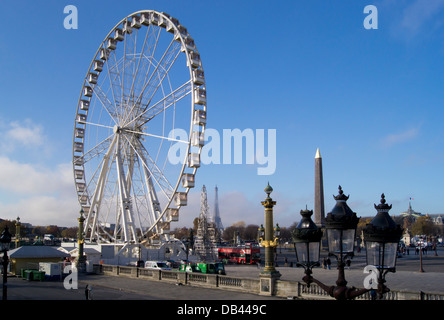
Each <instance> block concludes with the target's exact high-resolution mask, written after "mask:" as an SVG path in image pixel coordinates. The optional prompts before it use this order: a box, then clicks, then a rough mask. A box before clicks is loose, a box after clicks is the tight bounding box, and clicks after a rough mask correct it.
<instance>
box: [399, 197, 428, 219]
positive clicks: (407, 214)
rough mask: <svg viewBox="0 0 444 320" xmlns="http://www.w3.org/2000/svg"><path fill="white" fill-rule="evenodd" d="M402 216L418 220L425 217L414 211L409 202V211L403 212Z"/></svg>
mask: <svg viewBox="0 0 444 320" xmlns="http://www.w3.org/2000/svg"><path fill="white" fill-rule="evenodd" d="M400 216H401V217H413V218H415V219H416V218H419V217H421V216H423V214H422V213H420V212H416V211H415V210H413V209H412V203H411V202H410V201H409V208H408V209H407V211H405V212H401V213H400Z"/></svg>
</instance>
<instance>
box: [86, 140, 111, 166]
mask: <svg viewBox="0 0 444 320" xmlns="http://www.w3.org/2000/svg"><path fill="white" fill-rule="evenodd" d="M113 136H114V135H110V136H109V137H107V138H106V139H104V140H103V141H101V142H99V143H98V144H96V145H95V146H94V147H92V148H90V149H89V150H88V151H87V152H86V153H84V154H83V156H82V157H80V158H79V161H80V160H81V161H82V162H83V163H87V162H88V161H89V160H90V159H92V158H94V157H96V156H98V155H100V154H102V153H103V151H104V150H106V149H108V148H109V146H110V143H111V140H112V139H113Z"/></svg>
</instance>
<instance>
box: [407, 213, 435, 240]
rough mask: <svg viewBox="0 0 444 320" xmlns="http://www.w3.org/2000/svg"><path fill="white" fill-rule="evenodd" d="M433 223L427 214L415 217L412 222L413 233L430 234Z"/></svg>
mask: <svg viewBox="0 0 444 320" xmlns="http://www.w3.org/2000/svg"><path fill="white" fill-rule="evenodd" d="M433 229H434V224H433V221H432V219H430V217H429V216H422V217H419V218H418V219H416V221H415V223H413V224H412V229H411V231H412V234H413V235H431V234H432V233H433Z"/></svg>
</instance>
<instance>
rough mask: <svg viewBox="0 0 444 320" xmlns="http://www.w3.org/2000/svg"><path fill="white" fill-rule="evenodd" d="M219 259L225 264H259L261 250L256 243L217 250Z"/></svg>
mask: <svg viewBox="0 0 444 320" xmlns="http://www.w3.org/2000/svg"><path fill="white" fill-rule="evenodd" d="M218 255H219V259H220V260H222V261H226V262H227V263H240V264H257V263H260V262H261V249H260V247H259V245H258V244H257V243H245V245H243V246H238V247H221V248H218Z"/></svg>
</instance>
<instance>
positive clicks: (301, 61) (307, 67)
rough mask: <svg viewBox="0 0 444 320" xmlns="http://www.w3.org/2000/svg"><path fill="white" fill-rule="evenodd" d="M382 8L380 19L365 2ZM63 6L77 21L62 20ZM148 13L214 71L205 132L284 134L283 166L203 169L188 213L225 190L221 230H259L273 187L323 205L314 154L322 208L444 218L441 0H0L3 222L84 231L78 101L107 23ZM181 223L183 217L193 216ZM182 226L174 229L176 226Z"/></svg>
mask: <svg viewBox="0 0 444 320" xmlns="http://www.w3.org/2000/svg"><path fill="white" fill-rule="evenodd" d="M370 4H371V5H375V6H376V8H377V9H378V29H377V30H367V29H365V28H364V26H363V21H364V19H365V18H366V16H367V14H365V13H364V12H363V10H364V7H365V6H367V5H370ZM66 5H75V6H76V7H77V9H78V19H79V20H78V29H77V30H67V29H65V28H64V27H63V21H64V18H65V17H66V15H65V14H64V13H63V9H64V7H65V6H66ZM143 9H153V10H158V11H164V12H167V13H169V14H170V15H171V16H173V17H176V18H177V19H179V21H180V22H181V23H182V24H183V25H184V26H186V27H187V29H188V31H189V32H190V34H191V35H192V36H193V38H194V40H195V42H196V45H197V47H198V50H199V52H200V55H201V59H202V63H203V66H204V69H205V77H206V87H207V94H208V104H207V108H208V127H209V128H213V129H216V130H218V131H219V132H221V135H222V130H223V129H235V128H239V129H241V130H243V129H247V128H249V129H252V130H256V129H265V130H267V129H276V134H277V139H276V150H277V153H276V170H275V172H274V173H273V174H272V175H267V176H264V175H258V174H257V168H258V165H257V164H255V165H247V164H245V163H243V164H237V165H234V164H231V165H228V164H219V165H214V164H212V165H205V166H202V167H201V168H200V169H199V170H198V173H197V186H196V188H195V189H194V191H192V192H191V193H190V199H189V206H188V207H187V208H185V209H184V210H183V212H184V213H183V215H182V216H181V222H179V223H178V224H177V226H180V225H181V224H185V225H188V226H189V225H191V221H192V219H193V218H194V217H195V216H197V215H198V214H199V205H200V202H199V197H200V190H201V188H202V185H203V184H204V185H206V187H207V190H208V193H209V198H210V199H209V200H210V203H211V202H212V199H213V193H214V191H213V190H214V187H215V185H217V186H218V188H219V201H220V212H221V215H222V221H223V222H224V224H225V225H231V224H232V223H233V222H236V221H245V223H246V224H250V223H255V224H260V223H261V222H262V221H263V208H262V207H261V205H260V201H261V200H263V199H264V197H265V193H264V192H263V189H264V187H265V186H266V185H267V182H270V184H271V185H272V187H273V188H274V190H275V191H274V192H273V194H272V197H273V198H274V200H276V201H277V206H276V207H275V212H276V215H275V221H276V222H279V223H280V225H282V226H289V225H290V224H291V223H293V222H294V221H298V220H299V219H300V215H299V211H300V210H301V209H303V208H305V206H306V205H307V206H308V208H313V205H314V156H315V153H316V149H317V148H320V151H321V155H322V157H323V169H324V193H325V200H326V201H325V203H326V208H325V210H326V213H327V212H329V210H330V209H331V208H332V207H333V206H334V200H333V197H332V195H333V194H337V188H338V185H341V186H342V187H343V190H344V192H345V193H346V194H350V199H349V201H348V203H349V205H350V207H351V208H352V209H353V210H354V211H356V212H357V214H358V216H373V215H374V214H375V213H376V212H375V210H374V208H373V204H374V203H378V202H379V199H380V195H381V193H382V192H384V193H385V195H386V199H387V201H388V202H389V203H392V204H393V209H392V210H391V214H392V215H396V214H399V213H401V212H403V211H405V210H406V209H407V208H408V203H409V198H413V199H414V200H413V201H412V205H413V208H414V209H415V210H416V211H419V212H422V213H431V214H433V213H444V207H443V204H442V201H441V199H442V196H443V191H442V181H443V180H444V174H443V167H444V148H443V145H444V142H443V138H442V137H443V136H444V132H443V131H444V129H443V126H442V122H443V120H444V118H443V115H444V111H443V106H444V95H443V77H444V76H443V75H444V72H443V71H444V62H443V61H444V59H443V58H444V41H443V40H444V1H443V0H433V1H431V0H409V1H403V0H398V1H394V0H391V1H387V0H385V1H370V0H358V1H356V0H353V1H352V0H340V1H325V0H322V1H321V0H311V1H308V0H307V1H302V0H301V1H295V0H292V1H283V0H278V1H264V0H259V1H247V0H241V1H232V0H225V1H198V0H190V1H175V0H174V1H147V0H145V1H138V0H137V1H136V0H133V1H130V2H128V1H126V2H124V1H102V0H95V1H74V0H69V1H65V0H57V1H55V0H54V1H22V0H17V1H1V2H0V21H1V24H2V30H3V32H2V33H1V34H0V58H1V59H0V92H1V95H0V106H1V107H0V134H1V136H2V137H3V139H2V140H1V141H0V217H1V218H6V219H14V218H15V217H17V216H20V217H21V218H22V221H24V222H29V223H33V224H36V225H37V224H43V225H46V224H58V225H63V226H72V225H76V223H77V221H76V218H77V214H78V211H79V206H78V203H77V202H76V195H75V189H74V182H73V177H72V166H71V164H70V162H71V157H72V134H73V126H74V117H75V113H76V107H77V100H78V96H79V93H80V90H81V88H82V83H83V79H84V77H85V74H86V72H87V69H88V67H89V64H90V62H91V60H92V58H93V57H94V54H95V52H96V50H97V48H98V46H99V45H100V43H101V42H102V40H103V39H104V38H105V36H106V35H107V33H108V32H109V31H110V30H111V29H112V28H113V27H114V26H115V25H116V23H117V22H119V21H120V20H121V19H123V18H124V17H126V16H127V15H129V14H131V13H133V12H135V11H138V10H143ZM182 218H183V219H182ZM173 227H174V225H173Z"/></svg>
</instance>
